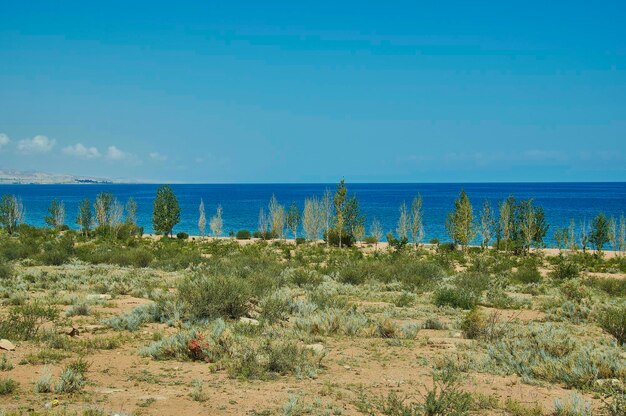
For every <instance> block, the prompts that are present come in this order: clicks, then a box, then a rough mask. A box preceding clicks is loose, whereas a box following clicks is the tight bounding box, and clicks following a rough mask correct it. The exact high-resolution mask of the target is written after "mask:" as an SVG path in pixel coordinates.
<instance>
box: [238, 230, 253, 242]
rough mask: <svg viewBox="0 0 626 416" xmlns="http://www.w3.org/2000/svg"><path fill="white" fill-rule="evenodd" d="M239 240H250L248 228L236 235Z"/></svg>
mask: <svg viewBox="0 0 626 416" xmlns="http://www.w3.org/2000/svg"><path fill="white" fill-rule="evenodd" d="M236 238H237V240H249V239H250V231H248V230H239V231H237V235H236Z"/></svg>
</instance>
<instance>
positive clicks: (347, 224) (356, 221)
mask: <svg viewBox="0 0 626 416" xmlns="http://www.w3.org/2000/svg"><path fill="white" fill-rule="evenodd" d="M343 219H344V229H343V234H344V235H345V236H346V237H348V239H349V240H351V241H352V240H358V237H359V236H361V237H362V233H364V232H365V217H364V216H363V215H362V214H361V209H360V208H359V199H358V198H357V197H356V195H350V196H348V197H347V198H346V203H345V205H344V212H343Z"/></svg>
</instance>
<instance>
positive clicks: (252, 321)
mask: <svg viewBox="0 0 626 416" xmlns="http://www.w3.org/2000/svg"><path fill="white" fill-rule="evenodd" d="M239 322H241V323H242V324H246V325H252V326H259V321H257V320H256V319H252V318H246V317H245V316H242V317H241V318H239Z"/></svg>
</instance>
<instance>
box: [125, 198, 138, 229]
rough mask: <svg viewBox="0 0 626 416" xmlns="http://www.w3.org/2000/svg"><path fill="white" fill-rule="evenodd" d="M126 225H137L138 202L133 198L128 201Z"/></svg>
mask: <svg viewBox="0 0 626 416" xmlns="http://www.w3.org/2000/svg"><path fill="white" fill-rule="evenodd" d="M126 224H128V225H137V201H135V198H133V197H132V196H131V197H130V198H128V201H126Z"/></svg>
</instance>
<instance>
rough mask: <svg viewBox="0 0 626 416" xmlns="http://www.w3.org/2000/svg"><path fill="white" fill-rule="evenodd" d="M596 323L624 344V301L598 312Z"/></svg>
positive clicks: (625, 334) (625, 324)
mask: <svg viewBox="0 0 626 416" xmlns="http://www.w3.org/2000/svg"><path fill="white" fill-rule="evenodd" d="M598 324H599V325H600V326H601V327H602V328H603V329H604V330H605V331H606V332H608V333H609V334H611V335H613V336H614V337H615V339H617V341H618V342H619V343H620V344H622V345H625V344H626V303H624V304H622V305H620V306H609V307H607V308H605V309H603V310H602V311H601V312H600V313H599V314H598Z"/></svg>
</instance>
